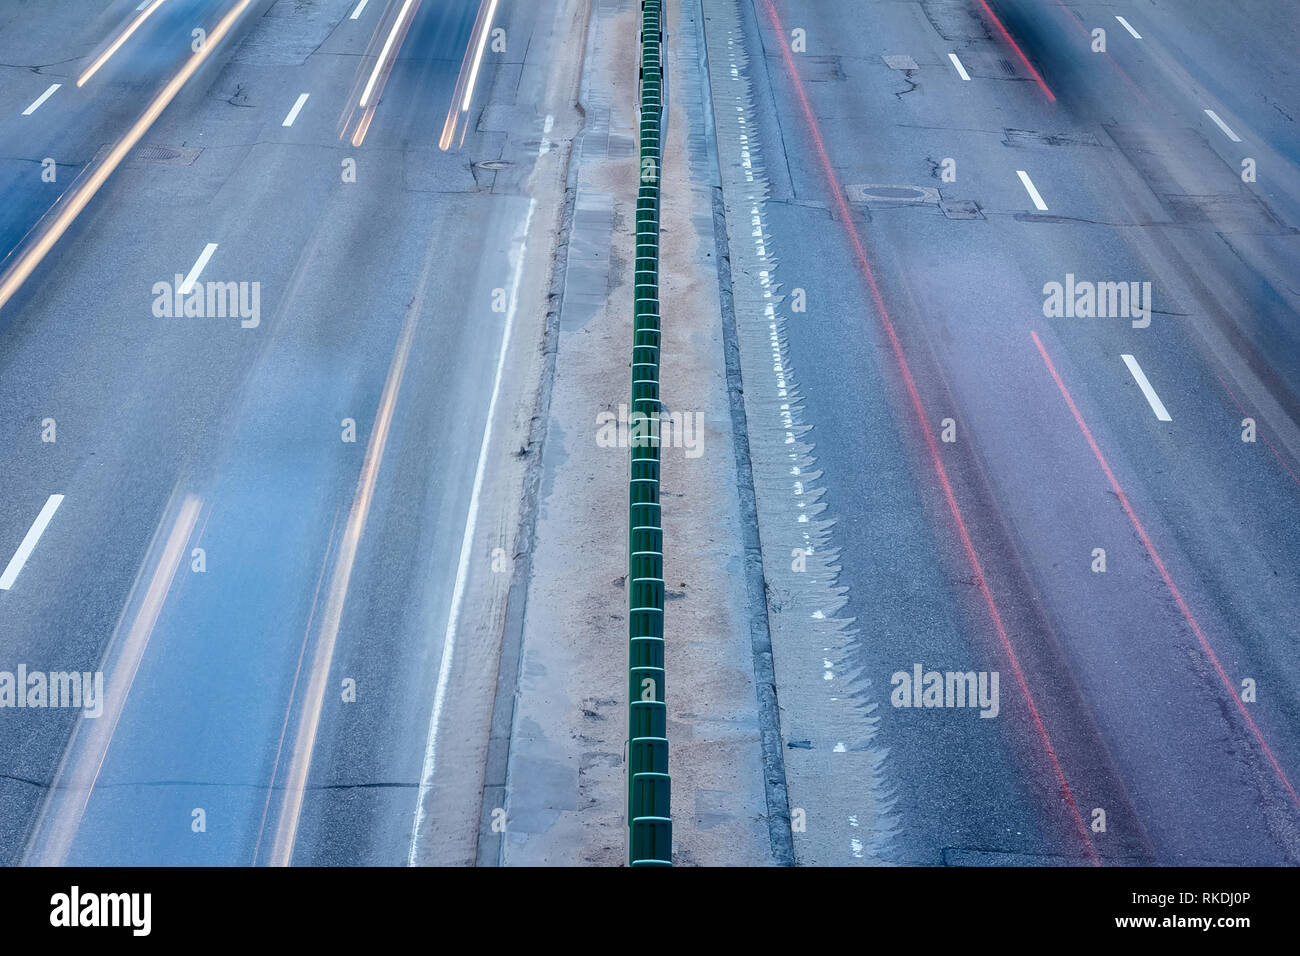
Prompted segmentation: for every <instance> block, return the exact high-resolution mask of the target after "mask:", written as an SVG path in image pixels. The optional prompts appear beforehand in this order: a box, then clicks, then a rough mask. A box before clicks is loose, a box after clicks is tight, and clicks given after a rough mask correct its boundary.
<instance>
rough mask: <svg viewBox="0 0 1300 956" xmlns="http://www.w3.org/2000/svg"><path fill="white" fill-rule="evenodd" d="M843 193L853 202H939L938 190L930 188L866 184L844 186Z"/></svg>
mask: <svg viewBox="0 0 1300 956" xmlns="http://www.w3.org/2000/svg"><path fill="white" fill-rule="evenodd" d="M844 191H845V192H846V193H847V194H848V197H849V199H850V200H852V201H853V202H893V203H909V202H923V203H937V202H938V201H939V190H937V189H935V188H934V187H932V186H892V185H885V184H882V183H867V184H865V185H861V186H845V187H844Z"/></svg>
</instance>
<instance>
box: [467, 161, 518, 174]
mask: <svg viewBox="0 0 1300 956" xmlns="http://www.w3.org/2000/svg"><path fill="white" fill-rule="evenodd" d="M474 165H475V166H476V167H478V168H479V169H487V170H490V171H491V172H496V171H497V170H499V169H509V168H510V167H511V166H513V165H514V164H513V163H511V162H509V161H508V160H504V159H485V160H483V162H481V163H475V164H474Z"/></svg>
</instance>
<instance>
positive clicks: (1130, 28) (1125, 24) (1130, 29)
mask: <svg viewBox="0 0 1300 956" xmlns="http://www.w3.org/2000/svg"><path fill="white" fill-rule="evenodd" d="M1115 19H1116V20H1118V21H1119V22H1120V25H1121V26H1123V27H1124V29H1125V30H1127V31H1128V32H1129V33H1131V34H1133V39H1134V40H1141V39H1142V34H1140V33H1138V32H1137V31H1136V30H1134V29H1133V25H1132V24H1131V23H1129V22H1128V21H1127V20H1125V19H1124V18H1123V17H1121V16H1119V15H1118V14H1116V15H1115Z"/></svg>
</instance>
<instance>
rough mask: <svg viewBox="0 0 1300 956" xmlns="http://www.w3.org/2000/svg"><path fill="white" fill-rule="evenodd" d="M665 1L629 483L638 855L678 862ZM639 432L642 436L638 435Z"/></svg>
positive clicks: (633, 806)
mask: <svg viewBox="0 0 1300 956" xmlns="http://www.w3.org/2000/svg"><path fill="white" fill-rule="evenodd" d="M662 18H663V2H662V0H642V2H641V77H640V81H641V136H640V143H641V187H640V190H639V191H638V193H637V201H636V288H635V311H634V316H635V319H634V332H633V336H634V337H633V342H632V406H631V410H630V412H629V415H628V419H629V426H630V428H631V431H630V433H629V434H630V436H631V437H632V439H633V440H632V441H629V443H628V444H629V445H630V446H631V452H632V460H631V476H630V481H629V484H628V512H629V515H628V516H629V526H630V535H629V549H628V551H629V553H628V568H629V573H628V583H629V588H628V601H629V604H628V639H629V640H628V775H627V788H628V789H627V818H628V828H629V831H630V832H629V840H628V856H629V862H630V864H631V865H632V866H671V865H672V849H673V824H672V818H671V815H670V812H669V778H668V707H667V705H666V704H665V703H664V555H663V542H664V535H663V529H662V526H661V525H660V523H659V409H660V405H659V167H660V161H661V159H662V155H663V154H662V150H661V145H662V136H663V118H664V111H663V93H664V71H663V22H662ZM638 436H640V437H641V440H637V439H638Z"/></svg>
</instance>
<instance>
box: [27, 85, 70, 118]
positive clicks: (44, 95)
mask: <svg viewBox="0 0 1300 956" xmlns="http://www.w3.org/2000/svg"><path fill="white" fill-rule="evenodd" d="M62 85H63V84H62V83H51V84H50V88H49V89H48V90H46V91H45V92H44V93H42V94H41V95H40V96H38V97H36V102H35V103H33V104H32V105H31V106H29V107H27V109H25V110H23V115H24V116H31V115H32V114H33V113H35V112H36V111H37V110H38V109H40V108H41V104H42V103H44V102H45V101H46V100H48V99H49V98H50V97H51V96H53V95H54V91H55V90H57V89H58V88H59V87H60V86H62Z"/></svg>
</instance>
